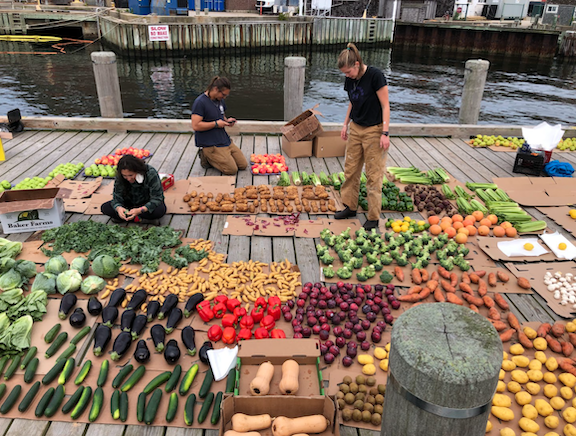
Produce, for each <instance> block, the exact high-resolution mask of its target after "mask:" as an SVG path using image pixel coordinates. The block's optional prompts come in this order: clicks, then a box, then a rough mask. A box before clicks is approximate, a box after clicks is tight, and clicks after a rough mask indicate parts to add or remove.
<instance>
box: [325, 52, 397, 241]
mask: <svg viewBox="0 0 576 436" xmlns="http://www.w3.org/2000/svg"><path fill="white" fill-rule="evenodd" d="M338 68H339V69H340V71H342V72H343V73H344V75H345V76H346V81H345V82H344V90H346V92H348V98H349V99H350V104H349V105H348V111H347V112H346V118H345V119H344V127H343V128H342V131H341V132H340V136H341V137H342V139H343V140H345V141H346V140H347V141H348V142H347V144H346V161H345V164H344V174H345V177H346V181H345V182H344V184H343V185H342V190H341V194H342V202H343V203H344V206H346V208H345V209H344V210H341V211H339V212H337V213H336V214H335V216H334V217H335V218H336V219H345V218H351V217H354V216H356V209H357V208H358V195H359V191H360V176H361V174H362V167H363V165H364V164H366V177H367V179H368V183H367V191H368V219H367V221H366V222H365V223H364V228H365V229H366V230H371V229H374V228H378V223H379V219H380V211H381V209H382V179H383V177H384V171H385V168H386V157H387V155H388V147H390V138H389V137H388V129H389V125H390V104H389V102H388V84H387V82H386V78H385V77H384V74H383V73H382V71H380V70H379V69H378V68H376V67H372V66H367V65H365V64H364V63H363V62H362V58H361V57H360V52H359V51H358V49H357V48H356V46H355V45H354V44H352V43H348V46H347V48H346V49H345V50H342V52H341V53H340V55H339V56H338Z"/></svg>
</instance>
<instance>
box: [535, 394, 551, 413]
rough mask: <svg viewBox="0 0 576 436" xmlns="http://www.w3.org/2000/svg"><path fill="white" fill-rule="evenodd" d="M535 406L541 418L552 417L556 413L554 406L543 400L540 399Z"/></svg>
mask: <svg viewBox="0 0 576 436" xmlns="http://www.w3.org/2000/svg"><path fill="white" fill-rule="evenodd" d="M534 406H535V407H536V410H538V414H539V415H540V416H544V417H546V416H550V415H552V414H553V413H554V409H553V408H552V406H551V405H550V404H549V403H548V401H546V400H543V399H541V398H538V399H537V400H536V401H535V402H534Z"/></svg>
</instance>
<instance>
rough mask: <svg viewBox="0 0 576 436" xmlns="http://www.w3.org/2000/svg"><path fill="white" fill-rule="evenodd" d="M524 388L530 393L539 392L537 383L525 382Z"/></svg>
mask: <svg viewBox="0 0 576 436" xmlns="http://www.w3.org/2000/svg"><path fill="white" fill-rule="evenodd" d="M526 390H527V391H528V393H529V394H530V395H537V394H538V393H539V392H540V385H539V384H538V383H532V382H530V383H526Z"/></svg>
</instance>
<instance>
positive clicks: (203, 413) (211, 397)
mask: <svg viewBox="0 0 576 436" xmlns="http://www.w3.org/2000/svg"><path fill="white" fill-rule="evenodd" d="M212 401H214V393H213V392H209V393H208V395H206V398H205V399H204V403H203V404H202V408H201V409H200V413H198V424H202V423H203V422H204V421H205V420H206V418H207V417H208V412H209V411H210V406H211V405H212Z"/></svg>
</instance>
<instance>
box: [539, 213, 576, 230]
mask: <svg viewBox="0 0 576 436" xmlns="http://www.w3.org/2000/svg"><path fill="white" fill-rule="evenodd" d="M536 209H538V210H539V211H540V212H542V213H543V214H544V215H546V216H547V217H548V218H550V219H551V220H552V221H554V222H555V223H556V224H558V225H559V226H562V228H563V229H564V230H566V231H567V232H568V233H570V234H571V235H572V236H576V220H574V219H572V218H570V215H569V212H570V210H571V209H572V208H571V207H568V206H559V207H537V208H536Z"/></svg>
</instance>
